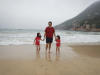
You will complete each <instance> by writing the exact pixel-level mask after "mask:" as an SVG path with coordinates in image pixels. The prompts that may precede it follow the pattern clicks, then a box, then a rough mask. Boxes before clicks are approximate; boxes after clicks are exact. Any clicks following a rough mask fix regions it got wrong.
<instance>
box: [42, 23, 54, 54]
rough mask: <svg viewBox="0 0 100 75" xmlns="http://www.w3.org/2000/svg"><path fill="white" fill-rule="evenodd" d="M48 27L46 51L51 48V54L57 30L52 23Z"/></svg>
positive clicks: (45, 36)
mask: <svg viewBox="0 0 100 75" xmlns="http://www.w3.org/2000/svg"><path fill="white" fill-rule="evenodd" d="M48 25H49V26H48V27H46V29H45V33H44V39H45V38H46V51H47V49H48V48H49V53H50V49H51V44H52V42H53V36H55V29H54V28H53V27H52V22H51V21H49V22H48Z"/></svg>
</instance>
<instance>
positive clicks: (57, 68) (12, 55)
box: [0, 44, 100, 75]
mask: <svg viewBox="0 0 100 75" xmlns="http://www.w3.org/2000/svg"><path fill="white" fill-rule="evenodd" d="M0 75H100V45H88V46H87V45H77V46H68V45H67V44H62V46H61V52H60V55H56V52H55V45H54V44H53V45H52V49H51V53H50V54H48V53H45V46H44V45H41V52H40V54H38V55H37V54H36V52H35V46H33V45H19V46H14V45H9V46H0Z"/></svg>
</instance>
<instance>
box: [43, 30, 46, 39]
mask: <svg viewBox="0 0 100 75" xmlns="http://www.w3.org/2000/svg"><path fill="white" fill-rule="evenodd" d="M45 38H46V32H45V33H44V39H43V40H45Z"/></svg>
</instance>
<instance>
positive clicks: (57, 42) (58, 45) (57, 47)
mask: <svg viewBox="0 0 100 75" xmlns="http://www.w3.org/2000/svg"><path fill="white" fill-rule="evenodd" d="M60 42H61V41H60V36H59V35H57V36H56V53H57V54H59V53H60Z"/></svg>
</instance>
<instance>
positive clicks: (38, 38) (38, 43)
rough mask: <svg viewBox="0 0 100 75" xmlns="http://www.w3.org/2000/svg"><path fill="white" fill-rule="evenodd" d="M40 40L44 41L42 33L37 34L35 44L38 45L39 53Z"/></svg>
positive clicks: (38, 50)
mask: <svg viewBox="0 0 100 75" xmlns="http://www.w3.org/2000/svg"><path fill="white" fill-rule="evenodd" d="M40 40H42V39H41V34H40V33H37V37H36V38H35V39H34V43H35V45H36V50H37V53H39V52H40Z"/></svg>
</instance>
